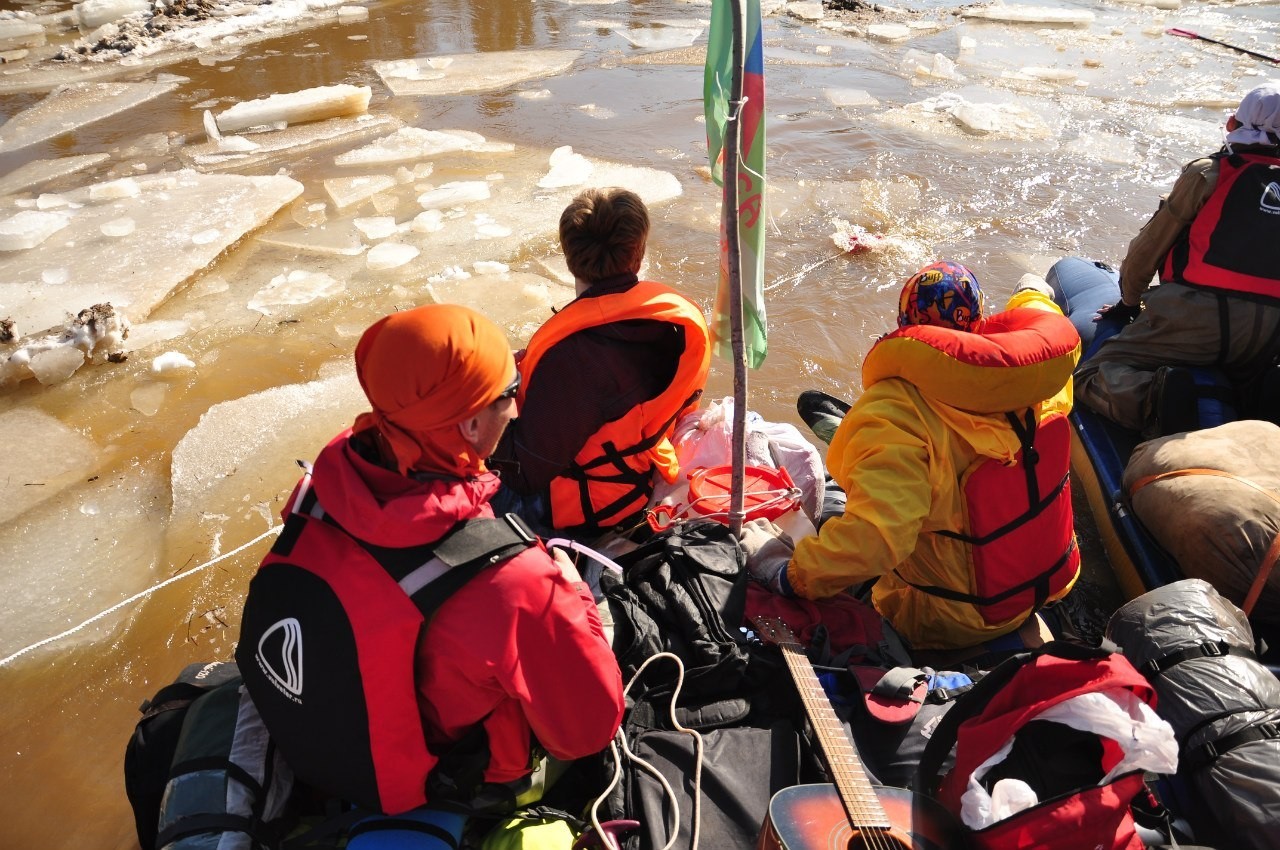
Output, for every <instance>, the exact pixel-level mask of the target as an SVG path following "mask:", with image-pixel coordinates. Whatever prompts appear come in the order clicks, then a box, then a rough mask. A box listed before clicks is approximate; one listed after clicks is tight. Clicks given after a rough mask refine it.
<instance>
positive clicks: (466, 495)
mask: <svg viewBox="0 0 1280 850" xmlns="http://www.w3.org/2000/svg"><path fill="white" fill-rule="evenodd" d="M311 486H312V487H313V488H315V491H316V494H317V496H318V497H319V500H320V503H321V504H322V505H323V506H324V509H325V511H326V512H327V513H328V514H329V515H330V516H331V517H333V519H335V520H337V522H338V523H339V524H340V525H341V526H342V527H343V528H344V529H346V530H347V531H348V532H349V533H351V534H353V535H355V536H357V537H359V538H360V539H362V540H364V541H366V542H367V543H372V544H374V545H376V546H385V547H391V548H405V547H410V546H423V545H427V544H430V543H433V542H435V541H436V540H439V539H440V538H441V537H443V536H444V534H445V532H446V531H448V530H449V529H450V528H452V527H453V525H454V524H455V523H457V522H458V521H460V520H464V519H472V518H475V517H492V516H493V511H492V510H491V509H490V507H489V504H488V502H489V499H490V497H491V496H492V495H493V494H494V492H495V491H496V490H497V489H498V479H497V477H496V476H495V475H493V474H491V473H490V474H485V475H482V476H481V477H480V478H478V479H472V480H465V481H464V480H460V479H456V478H447V479H446V478H436V479H428V480H422V481H418V480H415V479H412V478H406V477H404V476H402V475H399V474H397V473H395V472H392V471H390V470H387V469H383V468H382V467H379V466H377V465H375V464H372V463H370V462H368V461H367V460H365V459H364V458H362V457H361V456H360V455H359V454H358V453H357V452H356V451H355V449H354V448H353V447H352V444H351V441H350V439H349V432H348V433H343V434H341V435H339V436H338V437H337V438H336V439H335V440H334V441H333V442H331V443H330V444H329V445H328V446H327V447H326V448H325V449H324V451H323V452H321V454H320V456H319V458H317V459H316V463H315V469H314V471H313V474H312V479H311ZM416 675H417V679H418V695H419V707H420V709H421V711H422V719H423V726H424V728H425V731H426V735H427V740H428V743H429V744H430V745H431V746H432V749H433V750H436V751H443V749H444V747H445V746H447V745H448V744H452V743H455V742H457V741H458V740H459V739H461V738H462V736H463V735H464V733H466V732H467V731H469V730H470V729H472V728H474V727H475V726H476V725H478V724H482V725H483V726H484V728H485V732H486V734H487V736H488V741H489V750H490V761H489V767H488V769H487V770H486V772H485V779H486V780H487V781H490V782H510V781H514V780H516V779H519V778H521V777H523V776H524V775H525V774H527V773H528V772H529V765H530V744H531V740H532V739H535V738H536V739H537V741H538V742H539V743H540V744H541V745H542V746H543V748H545V749H546V750H547V752H548V753H550V754H551V755H552V756H554V757H555V758H558V759H574V758H580V757H582V756H586V755H590V754H592V753H595V752H598V751H600V750H601V749H603V748H604V747H605V746H607V745H608V743H609V741H610V739H611V738H612V737H613V733H614V731H615V730H617V728H618V725H619V724H620V723H621V721H622V711H623V700H622V677H621V674H620V673H619V671H618V665H617V662H616V661H615V660H614V656H613V651H612V650H611V649H610V647H609V642H608V640H607V638H606V637H605V634H604V629H603V628H602V627H601V625H600V617H599V614H598V613H597V610H596V606H595V602H594V601H593V600H592V598H591V594H590V593H589V592H588V591H587V590H586V589H585V586H584V587H583V590H582V591H581V592H579V591H578V590H575V589H574V587H573V586H572V585H571V584H570V583H569V582H568V581H566V580H565V578H564V577H563V576H561V574H560V570H559V568H558V567H557V566H556V564H555V562H554V561H552V559H551V558H550V556H549V555H548V554H547V553H546V551H545V550H543V549H542V548H540V547H539V548H534V549H529V550H527V551H526V552H524V553H522V554H520V555H518V556H516V557H515V558H513V559H512V560H511V561H510V562H508V563H506V564H504V565H503V566H502V568H501V569H489V570H483V571H481V572H480V573H479V574H478V575H477V576H476V577H475V578H473V579H471V580H470V581H469V582H468V583H467V584H466V585H464V586H463V587H462V589H461V590H459V591H457V592H456V593H455V594H454V595H453V596H452V597H450V598H449V599H448V601H446V602H445V603H444V604H443V605H442V606H441V607H440V609H439V610H438V611H437V612H436V613H435V616H434V617H433V618H432V620H431V622H430V624H429V625H428V626H427V629H426V631H425V632H424V633H423V638H422V640H421V642H420V644H419V646H418V651H417V661H416Z"/></svg>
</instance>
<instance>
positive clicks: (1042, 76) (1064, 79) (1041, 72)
mask: <svg viewBox="0 0 1280 850" xmlns="http://www.w3.org/2000/svg"><path fill="white" fill-rule="evenodd" d="M1022 73H1023V74H1026V75H1027V76H1028V77H1034V78H1035V79H1037V80H1047V81H1049V82H1054V83H1071V82H1075V80H1076V78H1077V77H1079V76H1080V74H1079V73H1078V72H1076V71H1071V70H1068V69H1066V68H1037V67H1028V68H1023V69H1022Z"/></svg>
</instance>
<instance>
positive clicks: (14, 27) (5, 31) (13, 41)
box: [0, 18, 44, 50]
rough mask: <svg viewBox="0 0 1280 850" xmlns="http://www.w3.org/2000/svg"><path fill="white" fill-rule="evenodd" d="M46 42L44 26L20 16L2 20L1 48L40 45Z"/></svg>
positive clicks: (9, 48) (0, 25)
mask: <svg viewBox="0 0 1280 850" xmlns="http://www.w3.org/2000/svg"><path fill="white" fill-rule="evenodd" d="M42 44H44V27H42V26H41V25H40V24H38V23H36V22H35V21H24V20H22V19H20V18H9V19H7V20H0V50H16V49H18V48H20V47H39V46H40V45H42Z"/></svg>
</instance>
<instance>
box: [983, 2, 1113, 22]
mask: <svg viewBox="0 0 1280 850" xmlns="http://www.w3.org/2000/svg"><path fill="white" fill-rule="evenodd" d="M959 13H960V15H962V16H963V17H966V18H981V19H983V20H987V21H1000V22H1002V23H1006V24H1060V25H1069V26H1079V27H1083V26H1088V25H1089V24H1091V23H1093V20H1094V17H1095V16H1094V14H1093V12H1090V11H1088V10H1087V9H1059V8H1054V7H1050V6H1006V5H1004V4H993V5H990V6H962V7H960V9H959Z"/></svg>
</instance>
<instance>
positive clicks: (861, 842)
mask: <svg viewBox="0 0 1280 850" xmlns="http://www.w3.org/2000/svg"><path fill="white" fill-rule="evenodd" d="M848 850H912V848H911V845H910V844H903V843H902V842H901V841H899V840H898V839H897V838H895V837H894V836H892V835H890V834H889V833H888V832H887V831H885V830H871V829H864V830H861V831H860V832H859V833H858V834H857V835H854V836H851V837H850V838H849V846H848Z"/></svg>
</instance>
